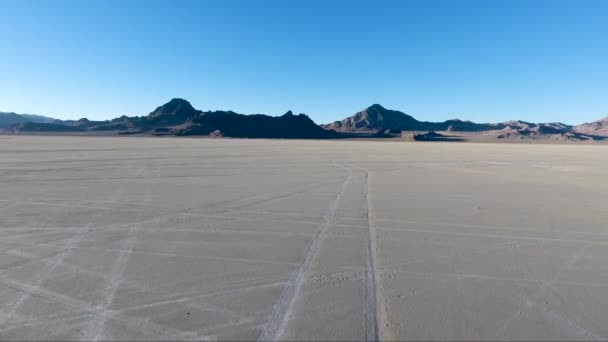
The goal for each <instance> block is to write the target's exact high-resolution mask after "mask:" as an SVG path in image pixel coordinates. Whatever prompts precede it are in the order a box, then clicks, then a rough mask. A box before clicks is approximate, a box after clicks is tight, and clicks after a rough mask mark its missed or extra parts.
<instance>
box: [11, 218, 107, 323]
mask: <svg viewBox="0 0 608 342" xmlns="http://www.w3.org/2000/svg"><path fill="white" fill-rule="evenodd" d="M98 216H99V215H96V216H95V217H94V218H93V219H91V221H90V222H89V223H88V224H87V225H86V226H85V227H83V228H82V229H81V230H80V231H79V232H77V233H76V234H74V235H73V236H72V237H71V238H70V239H69V242H68V244H67V245H66V246H64V247H62V250H61V252H59V253H58V254H56V255H55V256H53V257H52V258H50V259H49V260H48V261H47V263H46V264H47V267H46V268H45V269H43V270H42V271H41V272H40V273H39V274H38V277H37V279H36V280H35V281H34V282H33V283H32V284H31V286H34V287H38V286H42V284H43V283H44V282H45V281H46V280H47V279H48V278H49V277H50V276H51V275H52V274H53V273H54V272H55V270H56V269H57V268H58V267H60V266H63V264H64V261H65V259H66V258H67V257H68V256H70V255H71V253H72V251H73V250H75V249H77V246H78V244H79V243H80V242H81V241H82V239H83V238H84V237H85V236H86V235H87V234H88V233H89V232H90V231H91V230H92V229H93V228H94V227H93V222H94V220H95V219H96V218H97V217H98ZM24 284H25V283H24ZM29 298H30V294H29V293H27V292H22V293H21V294H20V295H19V297H18V298H17V300H16V301H15V302H14V303H13V305H11V306H10V307H9V308H8V309H7V310H6V311H0V316H1V317H0V325H2V324H4V323H5V322H6V321H8V320H10V319H11V318H12V317H13V316H14V315H15V313H17V311H18V310H19V309H20V308H21V306H22V305H23V303H25V302H26V301H27V300H28V299H29Z"/></svg>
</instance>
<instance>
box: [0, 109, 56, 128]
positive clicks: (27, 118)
mask: <svg viewBox="0 0 608 342" xmlns="http://www.w3.org/2000/svg"><path fill="white" fill-rule="evenodd" d="M53 121H55V119H53V118H49V117H47V116H42V115H35V114H17V113H13V112H0V128H7V127H9V126H11V125H15V124H20V123H25V122H42V123H50V122H53Z"/></svg>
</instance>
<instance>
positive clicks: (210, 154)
mask: <svg viewBox="0 0 608 342" xmlns="http://www.w3.org/2000/svg"><path fill="white" fill-rule="evenodd" d="M606 170H608V146H606V145H599V146H594V145H584V146H581V145H578V146H576V145H514V144H502V145H501V144H464V143H404V142H370V141H301V140H288V141H284V140H283V141H282V140H233V139H177V138H168V139H162V138H129V137H120V138H118V137H43V136H0V189H1V192H0V194H1V195H0V339H2V340H148V339H151V340H205V339H209V340H226V339H230V340H235V339H239V340H257V339H264V340H266V339H267V340H285V339H297V340H376V339H399V340H405V339H412V340H573V339H576V340H606V339H608V325H607V324H606V317H607V315H608V225H607V224H606V223H607V222H608V210H606V207H607V203H608V202H607V201H608V182H607V181H606V176H605V175H606Z"/></svg>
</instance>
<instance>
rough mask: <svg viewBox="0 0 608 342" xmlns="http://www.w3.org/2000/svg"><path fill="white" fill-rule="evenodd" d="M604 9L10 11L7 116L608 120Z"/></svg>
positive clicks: (483, 5)
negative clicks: (392, 113)
mask: <svg viewBox="0 0 608 342" xmlns="http://www.w3.org/2000/svg"><path fill="white" fill-rule="evenodd" d="M607 10H608V3H607V2H605V1H585V2H573V1H572V2H567V1H534V2H532V1H502V2H500V1H493V2H482V1H466V2H463V1H460V2H448V1H437V2H433V1H424V2H422V1H408V2H401V1H385V2H380V3H377V2H373V3H372V2H359V1H357V2H354V1H334V2H331V3H323V2H281V1H258V2H245V1H240V2H239V1H221V2H220V1H205V2H203V1H198V2H194V1H192V2H188V1H185V2H180V3H179V4H177V5H176V4H175V3H171V2H151V1H145V2H144V1H130V2H128V3H122V2H118V1H103V2H101V1H99V2H97V1H87V2H78V1H61V2H58V1H53V2H50V1H49V2H42V1H41V2H33V3H32V2H27V1H19V2H17V1H4V2H1V3H0V11H1V12H2V13H4V14H5V15H4V18H3V20H2V21H0V39H1V41H2V42H3V44H2V47H3V49H2V50H3V53H2V57H0V60H1V61H2V62H1V63H0V75H2V76H3V82H0V110H2V111H14V112H17V113H32V114H42V115H50V116H53V117H56V118H59V119H78V118H80V117H87V118H89V119H97V120H98V119H110V118H114V117H117V116H120V115H129V116H132V115H143V114H146V113H148V112H150V111H151V110H153V109H154V108H155V107H156V106H158V105H161V104H162V103H164V102H166V101H168V100H169V99H171V98H173V97H181V98H185V99H187V100H189V101H190V102H191V103H192V105H193V106H194V107H195V108H198V109H202V110H214V109H231V110H234V111H237V112H240V113H265V114H271V115H280V114H282V113H284V112H286V111H287V110H290V109H291V110H293V111H294V112H296V113H306V114H308V115H309V116H310V117H311V118H312V119H313V120H314V121H315V122H317V123H327V122H331V121H334V120H339V119H342V118H344V117H346V116H349V115H352V114H353V113H355V112H356V111H359V110H361V109H363V108H365V107H367V106H369V105H371V104H373V103H380V104H382V105H383V106H384V107H386V108H390V109H395V110H400V111H403V112H405V113H408V114H411V115H413V116H414V117H416V118H417V119H419V120H428V121H442V120H446V119H452V118H460V119H463V120H472V121H475V122H500V121H506V120H511V119H520V120H526V121H532V122H549V121H561V122H564V123H568V124H578V123H582V122H588V121H593V120H596V119H599V118H602V117H605V116H606V115H607V114H608V97H606V96H605V94H606V93H607V90H608V69H607V68H606V62H605V61H606V60H608V35H607V34H606V33H608V27H607V25H606V22H608V20H606V19H608V18H607V15H606V13H608V11H607Z"/></svg>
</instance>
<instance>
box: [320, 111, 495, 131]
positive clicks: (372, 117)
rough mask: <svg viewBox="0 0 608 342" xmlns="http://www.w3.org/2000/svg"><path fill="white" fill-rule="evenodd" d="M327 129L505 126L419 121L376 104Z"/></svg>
mask: <svg viewBox="0 0 608 342" xmlns="http://www.w3.org/2000/svg"><path fill="white" fill-rule="evenodd" d="M323 127H324V128H326V129H333V130H336V131H338V132H352V133H365V132H378V131H382V130H387V129H392V130H401V131H473V132H477V131H484V130H490V129H496V128H502V127H503V126H500V125H496V124H477V123H474V122H471V121H462V120H458V119H454V120H448V121H444V122H428V121H418V120H416V119H414V118H413V117H412V116H410V115H408V114H405V113H403V112H400V111H396V110H390V109H386V108H384V107H382V106H381V105H379V104H374V105H371V106H369V107H367V108H366V109H364V110H362V111H360V112H357V113H355V114H354V115H352V116H350V117H347V118H345V119H344V120H341V121H335V122H333V123H330V124H326V125H323Z"/></svg>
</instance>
